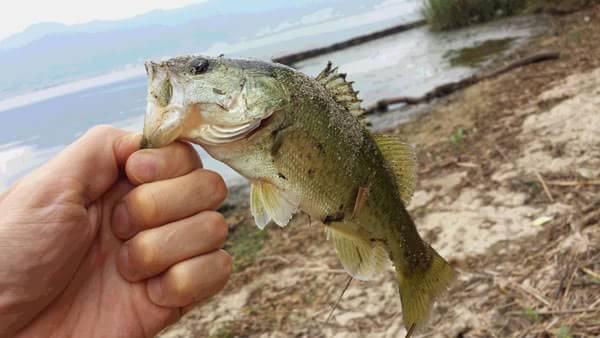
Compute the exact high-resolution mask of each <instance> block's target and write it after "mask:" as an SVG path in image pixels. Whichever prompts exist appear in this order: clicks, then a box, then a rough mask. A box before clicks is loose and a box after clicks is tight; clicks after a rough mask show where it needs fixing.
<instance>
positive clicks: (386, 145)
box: [373, 134, 417, 204]
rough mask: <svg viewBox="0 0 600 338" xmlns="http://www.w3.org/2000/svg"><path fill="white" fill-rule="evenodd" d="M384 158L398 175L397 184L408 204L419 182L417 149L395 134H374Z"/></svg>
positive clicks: (396, 175) (401, 195) (395, 174)
mask: <svg viewBox="0 0 600 338" xmlns="http://www.w3.org/2000/svg"><path fill="white" fill-rule="evenodd" d="M373 138H374V139H375V143H377V146H378V147H379V150H380V151H381V153H382V154H383V158H384V159H385V160H386V162H387V163H388V165H389V168H390V169H391V170H392V172H393V173H394V176H395V177H396V184H397V185H398V190H399V192H400V197H401V198H402V201H404V204H408V203H409V202H410V199H411V197H412V195H413V192H414V191H415V184H416V182H417V156H416V154H415V149H414V148H413V146H411V145H410V144H408V143H405V142H402V141H401V140H400V139H398V137H396V136H393V135H382V134H376V135H373Z"/></svg>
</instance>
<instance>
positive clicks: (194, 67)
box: [190, 59, 208, 75]
mask: <svg viewBox="0 0 600 338" xmlns="http://www.w3.org/2000/svg"><path fill="white" fill-rule="evenodd" d="M207 70H208V60H206V59H194V60H193V61H192V62H191V63H190V72H191V73H192V75H200V74H202V73H205V72H206V71H207Z"/></svg>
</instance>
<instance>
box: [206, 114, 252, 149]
mask: <svg viewBox="0 0 600 338" xmlns="http://www.w3.org/2000/svg"><path fill="white" fill-rule="evenodd" d="M260 125H261V120H256V121H250V122H247V123H243V124H240V125H233V126H219V125H214V124H208V125H204V126H202V127H200V130H199V133H198V136H199V137H200V138H201V139H202V141H203V142H205V143H209V144H212V145H218V144H224V143H230V142H235V141H239V140H241V139H243V138H245V137H247V136H248V135H249V134H250V133H252V132H253V131H254V130H256V129H257V128H258V127H260Z"/></svg>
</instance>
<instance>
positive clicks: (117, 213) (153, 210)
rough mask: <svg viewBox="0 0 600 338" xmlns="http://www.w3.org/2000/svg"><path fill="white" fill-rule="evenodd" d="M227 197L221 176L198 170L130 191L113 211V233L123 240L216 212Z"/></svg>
mask: <svg viewBox="0 0 600 338" xmlns="http://www.w3.org/2000/svg"><path fill="white" fill-rule="evenodd" d="M226 196H227V188H226V187H225V183H224V182H223V179H222V178H221V176H219V175H218V174H216V173H215V172H212V171H209V170H205V169H197V170H194V171H192V172H191V173H189V174H187V175H184V176H180V177H176V178H172V179H170V180H165V181H157V182H152V183H147V184H142V185H140V186H138V187H136V188H135V189H133V190H132V191H130V192H129V193H128V194H127V195H126V196H125V197H124V198H123V200H122V201H121V202H120V203H119V204H117V205H116V206H115V208H114V210H113V215H112V225H113V231H114V233H115V234H116V235H117V237H119V238H121V239H129V238H131V237H133V236H134V235H135V234H137V233H138V232H140V231H142V230H145V229H149V228H154V227H157V226H160V225H163V224H166V223H169V222H173V221H176V220H180V219H183V218H186V217H189V216H191V215H194V214H196V213H198V212H201V211H204V210H214V209H216V208H217V207H218V206H219V205H220V204H221V203H222V202H223V201H224V200H225V197H226Z"/></svg>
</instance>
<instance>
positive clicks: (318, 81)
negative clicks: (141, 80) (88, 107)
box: [144, 56, 454, 332]
mask: <svg viewBox="0 0 600 338" xmlns="http://www.w3.org/2000/svg"><path fill="white" fill-rule="evenodd" d="M146 68H147V69H148V75H149V80H148V83H149V90H148V93H149V94H148V108H147V112H146V119H145V123H144V145H145V146H149V147H160V146H164V145H166V144H168V143H170V142H172V141H174V140H176V139H183V140H188V141H191V142H194V143H197V144H200V145H202V146H203V147H204V148H205V149H206V150H207V151H208V152H209V153H210V154H211V155H212V156H213V157H215V158H216V159H218V160H221V161H223V162H225V163H226V164H228V165H229V166H231V167H232V168H233V169H235V170H236V171H238V172H239V173H240V174H242V175H243V176H245V177H246V178H248V180H249V181H250V182H251V194H250V195H251V202H250V205H251V211H252V214H253V216H254V218H255V221H256V223H257V225H258V226H259V227H260V228H261V229H262V228H264V227H265V226H266V225H267V224H268V223H269V221H272V222H274V223H276V224H278V225H280V226H285V225H286V224H287V223H288V222H289V220H290V219H291V217H292V216H293V214H294V213H296V212H298V211H299V210H300V211H303V212H305V213H307V214H308V215H310V216H311V218H312V219H318V220H321V222H322V223H323V224H324V225H325V229H326V232H327V235H328V237H329V238H330V239H331V240H332V242H333V243H334V246H335V249H336V252H337V254H338V256H339V257H340V260H341V262H342V265H343V266H344V268H345V269H346V271H348V273H349V274H351V275H352V276H353V277H354V278H358V279H363V280H368V279H370V278H372V276H373V275H374V274H375V273H377V272H378V271H379V270H380V269H381V266H382V261H383V259H385V258H386V257H387V258H389V259H391V260H392V262H393V263H394V266H395V268H396V276H397V278H398V284H399V290H400V297H401V300H402V309H403V317H404V324H405V326H406V328H407V330H408V331H409V332H412V330H413V329H415V328H420V327H423V325H424V324H425V322H426V320H427V316H428V313H429V310H430V307H431V304H432V302H433V300H434V299H435V297H437V296H438V295H439V294H440V293H441V292H443V290H445V289H446V288H447V286H448V283H449V282H450V281H451V280H452V279H453V275H454V272H453V270H452V268H451V267H450V266H449V265H448V264H447V263H446V261H445V260H444V259H443V258H442V257H441V256H439V255H438V254H437V253H436V252H435V250H433V249H432V248H431V247H430V246H429V245H428V244H427V243H425V242H424V241H423V240H422V239H421V237H420V236H419V234H418V232H417V229H416V227H415V224H414V223H413V221H412V219H411V217H410V215H409V214H408V212H407V210H406V208H405V202H407V199H408V198H409V197H410V195H411V194H412V190H413V189H414V176H415V172H416V169H415V166H416V164H415V162H414V159H415V156H414V151H413V150H412V148H411V147H410V146H408V145H406V144H404V143H402V142H400V141H399V140H397V139H395V138H393V137H391V136H384V135H374V134H371V133H370V132H369V131H368V130H367V129H366V128H365V127H364V126H363V124H362V123H361V122H360V121H359V120H358V119H357V117H356V115H358V114H360V112H361V111H362V109H361V108H360V100H358V98H357V97H356V92H355V91H354V90H353V88H352V85H351V83H349V82H347V81H346V79H345V74H340V73H339V72H338V71H337V68H333V67H332V65H331V64H330V63H329V64H328V65H327V67H326V68H325V69H324V70H323V72H321V74H319V75H318V76H317V77H316V78H310V77H308V76H306V75H304V74H302V73H299V72H297V71H295V70H293V69H291V68H289V67H286V66H282V65H277V64H273V63H266V62H261V61H252V60H235V59H226V58H221V57H220V58H209V57H203V56H189V57H180V58H174V59H171V60H168V61H166V62H161V63H153V62H150V63H147V64H146ZM403 198H404V201H403Z"/></svg>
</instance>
